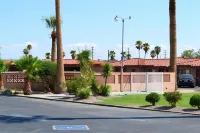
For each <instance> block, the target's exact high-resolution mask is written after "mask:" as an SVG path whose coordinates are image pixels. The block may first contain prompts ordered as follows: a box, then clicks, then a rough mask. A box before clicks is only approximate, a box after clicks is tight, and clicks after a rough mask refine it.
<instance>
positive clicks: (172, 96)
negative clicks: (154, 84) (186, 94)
mask: <svg viewBox="0 0 200 133" xmlns="http://www.w3.org/2000/svg"><path fill="white" fill-rule="evenodd" d="M163 96H164V98H165V100H166V101H167V102H168V103H169V104H170V105H171V106H172V107H176V103H177V102H179V101H180V100H181V99H182V93H180V92H178V91H174V92H165V93H164V94H163Z"/></svg>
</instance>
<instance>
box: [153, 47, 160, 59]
mask: <svg viewBox="0 0 200 133" xmlns="http://www.w3.org/2000/svg"><path fill="white" fill-rule="evenodd" d="M154 50H155V52H156V55H157V59H158V55H159V54H160V51H161V47H159V46H156V47H155V49H154Z"/></svg>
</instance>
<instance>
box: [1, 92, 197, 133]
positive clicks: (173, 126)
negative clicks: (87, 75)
mask: <svg viewBox="0 0 200 133" xmlns="http://www.w3.org/2000/svg"><path fill="white" fill-rule="evenodd" d="M0 105H1V106H0V132H1V133H68V132H75V133H82V132H84V133H197V132H199V129H200V124H199V123H200V116H191V115H182V114H174V113H163V112H153V111H144V110H134V109H119V108H109V107H100V106H93V105H82V104H75V103H65V102H56V101H46V100H36V99H28V98H19V97H4V96H0ZM53 125H87V126H88V128H89V130H87V131H55V130H53V128H52V126H53Z"/></svg>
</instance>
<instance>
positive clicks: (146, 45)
mask: <svg viewBox="0 0 200 133" xmlns="http://www.w3.org/2000/svg"><path fill="white" fill-rule="evenodd" d="M149 49H150V45H149V44H148V43H144V44H143V50H144V52H145V55H144V58H146V55H147V52H148V51H149Z"/></svg>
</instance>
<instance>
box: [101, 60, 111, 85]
mask: <svg viewBox="0 0 200 133" xmlns="http://www.w3.org/2000/svg"><path fill="white" fill-rule="evenodd" d="M112 71H113V67H112V65H111V64H110V63H105V64H104V65H103V71H102V73H101V75H102V76H103V77H104V78H105V86H106V85H107V79H108V76H110V75H112Z"/></svg>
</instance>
